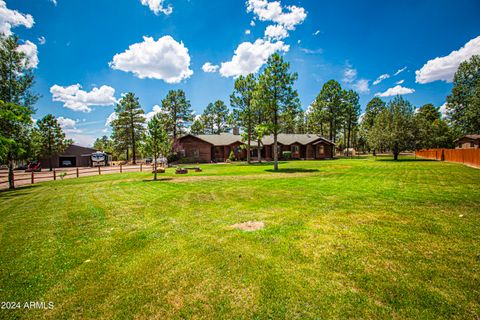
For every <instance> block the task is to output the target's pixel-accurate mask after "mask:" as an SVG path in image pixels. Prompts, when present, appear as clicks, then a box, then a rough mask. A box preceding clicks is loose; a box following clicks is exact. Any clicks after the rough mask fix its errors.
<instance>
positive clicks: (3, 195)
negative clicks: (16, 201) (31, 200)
mask: <svg viewBox="0 0 480 320" xmlns="http://www.w3.org/2000/svg"><path fill="white" fill-rule="evenodd" d="M37 187H38V186H36V185H26V186H19V187H16V188H15V189H0V199H11V198H14V197H18V196H24V195H26V194H30V193H32V191H33V189H35V188H37Z"/></svg>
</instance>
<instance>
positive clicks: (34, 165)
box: [25, 161, 42, 172]
mask: <svg viewBox="0 0 480 320" xmlns="http://www.w3.org/2000/svg"><path fill="white" fill-rule="evenodd" d="M40 165H41V163H40V161H30V162H29V163H28V166H27V169H26V170H25V172H32V171H34V172H39V171H42V168H41V167H40Z"/></svg>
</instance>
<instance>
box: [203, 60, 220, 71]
mask: <svg viewBox="0 0 480 320" xmlns="http://www.w3.org/2000/svg"><path fill="white" fill-rule="evenodd" d="M218 68H220V67H219V66H217V65H215V64H212V63H210V62H205V63H204V64H203V66H202V70H203V72H217V71H218Z"/></svg>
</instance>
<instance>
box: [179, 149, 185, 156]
mask: <svg viewBox="0 0 480 320" xmlns="http://www.w3.org/2000/svg"><path fill="white" fill-rule="evenodd" d="M178 155H179V156H180V157H181V158H185V150H180V151H179V152H178Z"/></svg>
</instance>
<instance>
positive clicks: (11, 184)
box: [8, 159, 15, 189]
mask: <svg viewBox="0 0 480 320" xmlns="http://www.w3.org/2000/svg"><path fill="white" fill-rule="evenodd" d="M8 188H9V189H15V180H14V176H13V160H12V159H9V160H8Z"/></svg>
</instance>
